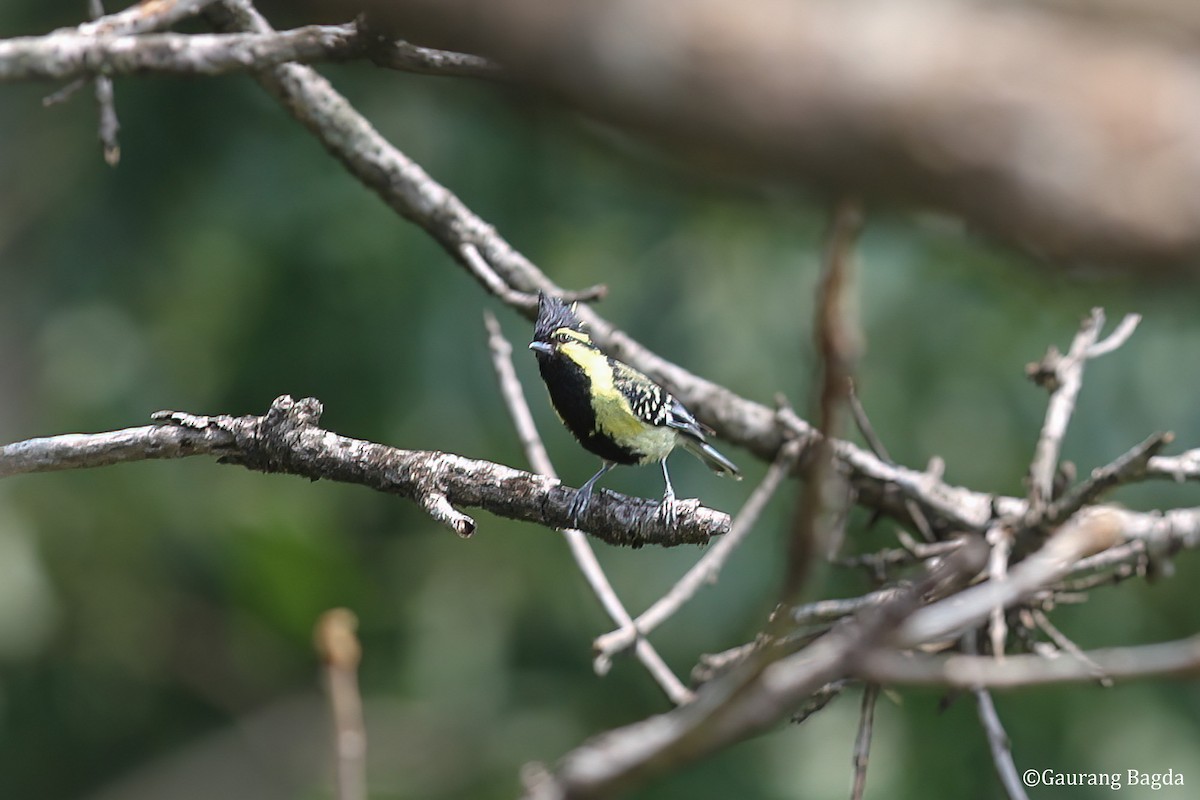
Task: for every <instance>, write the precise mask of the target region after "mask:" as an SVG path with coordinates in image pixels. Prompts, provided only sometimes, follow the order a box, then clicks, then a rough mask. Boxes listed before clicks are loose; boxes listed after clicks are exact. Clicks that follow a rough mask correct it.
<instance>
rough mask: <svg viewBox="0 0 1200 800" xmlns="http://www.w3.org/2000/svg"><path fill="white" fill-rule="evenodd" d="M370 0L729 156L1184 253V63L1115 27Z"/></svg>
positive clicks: (950, 14) (1046, 20)
mask: <svg viewBox="0 0 1200 800" xmlns="http://www.w3.org/2000/svg"><path fill="white" fill-rule="evenodd" d="M371 7H372V9H373V13H378V14H380V15H381V16H390V17H391V18H392V19H393V20H394V24H396V25H405V26H407V28H406V29H407V30H410V31H413V30H416V31H424V32H425V33H426V35H427V36H429V37H432V38H433V40H434V41H436V42H437V43H438V44H440V45H449V46H452V47H455V48H461V49H466V50H469V51H470V52H478V53H485V54H489V55H492V56H495V57H496V58H498V59H499V60H501V61H502V62H503V63H505V65H506V66H507V67H509V68H511V69H512V70H513V72H514V73H515V74H518V75H520V76H521V77H522V78H524V79H525V80H526V81H528V82H529V83H532V84H534V85H538V86H541V87H544V88H546V89H548V90H551V91H552V92H553V93H555V94H556V95H557V96H562V97H566V98H567V99H568V100H569V101H570V102H572V103H573V104H576V105H578V106H580V107H581V108H583V109H585V110H587V111H589V112H592V113H595V114H598V115H601V116H605V117H608V118H610V119H615V120H617V121H620V122H624V123H627V124H629V125H632V126H635V127H637V128H640V129H642V130H646V131H649V132H651V133H653V134H655V135H657V136H660V137H662V138H664V139H667V140H670V142H671V143H672V144H674V145H678V144H679V143H683V144H685V145H691V146H693V147H694V148H696V149H699V150H701V151H711V150H716V151H719V152H720V153H721V154H722V155H723V156H724V159H723V161H724V162H725V163H728V162H730V161H733V162H735V163H738V162H740V163H742V164H744V165H746V166H748V167H749V168H751V169H754V170H759V171H763V172H767V173H768V174H772V175H777V174H778V173H779V171H780V170H781V169H782V170H786V171H790V172H791V173H792V174H793V175H796V176H798V177H800V178H801V179H804V180H809V181H815V182H817V183H819V184H821V185H824V186H826V187H829V188H830V189H832V190H835V191H849V192H854V193H856V194H859V195H861V196H863V197H865V198H867V199H872V198H885V199H900V200H903V201H909V202H913V203H916V204H919V205H930V206H933V207H936V208H939V209H942V210H945V211H948V212H950V213H953V214H956V215H960V216H961V217H963V218H965V219H966V220H967V221H968V223H969V224H971V225H972V227H976V228H979V229H982V230H985V231H988V232H991V233H993V234H995V235H996V236H999V237H1001V238H1003V239H1004V240H1006V241H1007V242H1009V243H1011V244H1014V245H1017V246H1019V247H1023V248H1025V249H1027V250H1030V251H1032V252H1034V253H1036V254H1039V255H1045V256H1049V257H1051V258H1056V259H1062V260H1067V261H1075V262H1078V261H1085V262H1088V263H1092V262H1096V261H1102V262H1107V263H1139V262H1142V263H1145V262H1150V261H1158V262H1176V263H1177V262H1181V261H1182V262H1185V263H1194V262H1195V259H1196V256H1197V255H1198V254H1200V202H1197V198H1198V196H1200V190H1198V189H1197V187H1198V186H1200V155H1198V154H1200V118H1198V117H1196V115H1194V114H1193V113H1192V109H1194V108H1195V107H1196V105H1197V103H1198V102H1200V61H1198V60H1197V58H1196V57H1195V55H1194V54H1193V53H1191V52H1188V51H1186V50H1184V49H1183V48H1178V47H1173V46H1171V45H1170V43H1164V42H1162V41H1159V40H1156V39H1154V38H1152V37H1150V36H1145V35H1137V34H1134V35H1131V34H1130V32H1129V31H1128V29H1123V28H1122V27H1121V26H1118V25H1113V26H1112V27H1111V28H1106V27H1104V26H1103V25H1100V24H1089V23H1086V22H1081V21H1080V20H1079V19H1078V18H1076V17H1073V16H1071V15H1064V14H1055V13H1053V12H1052V11H1049V10H1047V9H1034V8H1031V7H1030V6H1029V5H1024V6H1023V5H1020V4H1012V3H963V2H948V1H947V0H910V2H906V3H895V2H891V1H890V0H843V2H837V3H828V2H820V1H819V0H807V1H806V2H797V1H796V0H752V2H743V3H728V2H724V0H677V1H676V2H673V3H639V2H625V1H624V0H580V1H579V2H573V3H560V2H556V0H412V1H411V2H406V3H402V4H401V3H390V2H387V0H375V2H373V3H372V6H371ZM865 53H869V54H870V57H869V58H866V57H864V55H863V54H865Z"/></svg>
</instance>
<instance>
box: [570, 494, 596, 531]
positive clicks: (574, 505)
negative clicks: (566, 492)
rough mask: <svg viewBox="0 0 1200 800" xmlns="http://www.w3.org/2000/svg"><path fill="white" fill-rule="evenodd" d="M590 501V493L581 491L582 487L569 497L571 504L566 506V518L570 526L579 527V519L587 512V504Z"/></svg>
mask: <svg viewBox="0 0 1200 800" xmlns="http://www.w3.org/2000/svg"><path fill="white" fill-rule="evenodd" d="M591 502H592V493H591V492H590V491H587V492H585V491H583V490H582V489H581V490H579V491H578V492H576V493H575V496H574V497H573V498H571V505H570V506H568V507H567V520H568V521H569V522H570V524H571V527H572V528H578V527H579V521H580V520H581V519H583V515H584V514H585V513H586V512H587V509H588V505H590V504H591Z"/></svg>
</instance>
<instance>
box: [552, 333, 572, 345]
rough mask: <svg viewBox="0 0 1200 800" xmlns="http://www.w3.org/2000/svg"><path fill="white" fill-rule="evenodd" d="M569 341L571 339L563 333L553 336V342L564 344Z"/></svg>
mask: <svg viewBox="0 0 1200 800" xmlns="http://www.w3.org/2000/svg"><path fill="white" fill-rule="evenodd" d="M570 339H571V337H570V336H568V335H567V334H565V333H561V332H559V333H556V334H554V341H556V342H558V343H560V344H566V343H567V342H568V341H570Z"/></svg>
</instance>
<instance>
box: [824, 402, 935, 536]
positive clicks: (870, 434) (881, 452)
mask: <svg viewBox="0 0 1200 800" xmlns="http://www.w3.org/2000/svg"><path fill="white" fill-rule="evenodd" d="M846 404H847V406H849V408H850V414H851V415H852V416H853V417H854V424H855V427H857V428H858V432H859V433H861V434H862V436H863V439H864V440H866V442H867V446H868V447H870V448H871V452H872V453H874V454H875V455H877V456H879V458H881V459H882V460H884V461H886V462H887V463H889V464H895V463H896V462H894V461H892V457H891V455H890V454H889V453H888V451H887V447H886V446H884V444H883V439H881V438H880V437H879V434H878V433H876V432H875V426H874V425H872V424H871V419H870V417H868V416H867V409H866V407H865V406H864V405H863V404H862V400H861V399H860V398H859V396H858V386H857V384H856V383H855V382H854V380H853V379H851V380H850V381H849V382H848V386H847V389H846ZM904 508H905V510H906V511H908V515H909V517H911V518H912V521H913V526H914V527H915V528H916V529H917V532H918V533H920V534H921V537H922V538H924V539H925V541H926V542H935V541H937V536H935V535H934V533H933V528H931V527H930V526H929V519H928V518H927V517H926V516H925V512H924V511H922V510H921V506H919V505H917V502H916V501H915V500H913V499H912V498H911V497H906V498H904Z"/></svg>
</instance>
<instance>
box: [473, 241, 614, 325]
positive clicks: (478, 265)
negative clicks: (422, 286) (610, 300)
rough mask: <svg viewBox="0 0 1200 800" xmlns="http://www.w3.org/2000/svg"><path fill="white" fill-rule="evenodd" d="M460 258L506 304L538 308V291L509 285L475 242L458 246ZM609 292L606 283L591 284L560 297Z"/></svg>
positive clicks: (586, 298)
mask: <svg viewBox="0 0 1200 800" xmlns="http://www.w3.org/2000/svg"><path fill="white" fill-rule="evenodd" d="M458 256H459V260H460V261H462V263H463V264H465V265H466V267H467V269H468V270H469V271H470V273H471V274H472V275H473V276H475V279H476V280H478V281H479V283H480V284H482V285H483V287H484V288H485V289H487V290H488V292H490V293H491V294H493V295H495V296H496V297H498V298H499V299H500V300H501V301H503V302H504V303H505V304H506V305H509V306H512V307H513V308H517V309H523V310H525V311H533V310H536V309H537V305H538V297H537V293H536V292H520V291H517V290H516V289H513V288H511V287H509V285H508V284H507V283H505V282H504V279H503V278H501V277H500V276H499V275H497V274H496V271H495V270H494V269H492V267H491V265H489V264H488V263H487V259H485V258H484V257H483V255H482V254H481V253H480V252H479V248H478V247H476V246H475V245H473V244H470V243H469V242H468V243H464V244H462V245H461V246H460V247H459V248H458ZM607 294H608V287H607V286H605V285H604V284H602V283H601V284H597V285H595V286H589V287H588V288H586V289H581V290H580V291H577V292H561V293H559V294H558V296H559V299H561V300H562V301H563V302H564V303H574V302H576V301H580V302H594V301H597V300H603V299H604V298H605V296H606V295H607Z"/></svg>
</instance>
